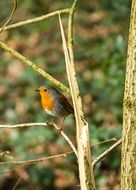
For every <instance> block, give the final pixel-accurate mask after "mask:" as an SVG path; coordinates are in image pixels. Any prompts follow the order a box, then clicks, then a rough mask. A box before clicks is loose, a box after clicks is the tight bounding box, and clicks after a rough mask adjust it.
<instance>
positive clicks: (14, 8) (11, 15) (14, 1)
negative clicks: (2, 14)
mask: <svg viewBox="0 0 136 190" xmlns="http://www.w3.org/2000/svg"><path fill="white" fill-rule="evenodd" d="M12 1H13V9H12V11H11V14H10V16H9V18H8V20H7V21H6V22H5V24H4V25H3V26H2V27H1V28H0V33H1V32H2V31H3V30H5V27H6V26H7V25H8V24H9V23H10V22H11V20H12V17H13V14H14V12H15V10H16V8H17V0H12Z"/></svg>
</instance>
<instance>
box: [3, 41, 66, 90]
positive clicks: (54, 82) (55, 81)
mask: <svg viewBox="0 0 136 190" xmlns="http://www.w3.org/2000/svg"><path fill="white" fill-rule="evenodd" d="M0 47H1V48H2V49H4V50H6V51H7V52H9V53H10V54H11V55H13V57H15V58H17V59H18V60H20V61H21V62H22V63H24V64H26V65H28V66H29V67H31V68H32V69H33V70H34V71H36V72H37V73H39V74H40V75H42V76H43V77H45V78H46V79H48V80H50V81H51V82H52V83H53V84H54V85H55V86H57V87H58V88H60V89H62V90H64V91H65V92H67V93H68V94H70V91H69V88H68V87H66V86H65V85H64V84H62V83H61V82H59V81H58V80H57V79H55V78H54V77H52V76H51V75H50V74H48V73H47V72H46V71H44V70H43V69H41V68H40V67H38V66H37V65H35V64H34V63H33V62H32V61H30V60H29V59H27V58H26V57H24V56H23V55H21V54H20V53H18V52H17V51H15V50H13V49H12V48H10V47H8V46H7V45H6V44H5V43H3V42H1V41H0Z"/></svg>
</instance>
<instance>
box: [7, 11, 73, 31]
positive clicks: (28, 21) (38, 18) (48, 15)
mask: <svg viewBox="0 0 136 190" xmlns="http://www.w3.org/2000/svg"><path fill="white" fill-rule="evenodd" d="M69 11H70V9H69V8H68V9H62V10H57V11H54V12H52V13H49V14H46V15H42V16H39V17H36V18H32V19H28V20H24V21H21V22H18V23H15V24H11V25H9V26H6V27H5V28H4V30H10V29H14V28H17V27H21V26H25V25H27V24H33V23H36V22H40V21H42V20H45V19H47V18H49V17H52V16H55V15H58V14H62V13H69Z"/></svg>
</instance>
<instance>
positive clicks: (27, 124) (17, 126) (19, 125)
mask: <svg viewBox="0 0 136 190" xmlns="http://www.w3.org/2000/svg"><path fill="white" fill-rule="evenodd" d="M32 126H47V123H21V124H15V125H0V128H8V129H14V128H24V127H32Z"/></svg>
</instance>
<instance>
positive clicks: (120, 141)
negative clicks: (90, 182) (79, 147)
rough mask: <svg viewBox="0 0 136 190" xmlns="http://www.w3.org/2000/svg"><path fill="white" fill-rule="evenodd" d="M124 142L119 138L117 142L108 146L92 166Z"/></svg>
mask: <svg viewBox="0 0 136 190" xmlns="http://www.w3.org/2000/svg"><path fill="white" fill-rule="evenodd" d="M121 143H122V139H120V140H118V141H117V142H116V143H114V144H113V145H112V146H111V147H110V148H108V149H107V150H105V151H104V152H103V153H102V154H100V155H99V156H98V157H97V158H96V159H95V160H94V161H93V162H92V166H93V168H94V166H95V165H96V164H97V163H98V162H99V161H100V160H102V159H103V158H104V157H105V156H106V155H107V154H109V153H110V152H111V151H112V150H113V149H115V148H116V147H118V146H119V145H120V144H121Z"/></svg>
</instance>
